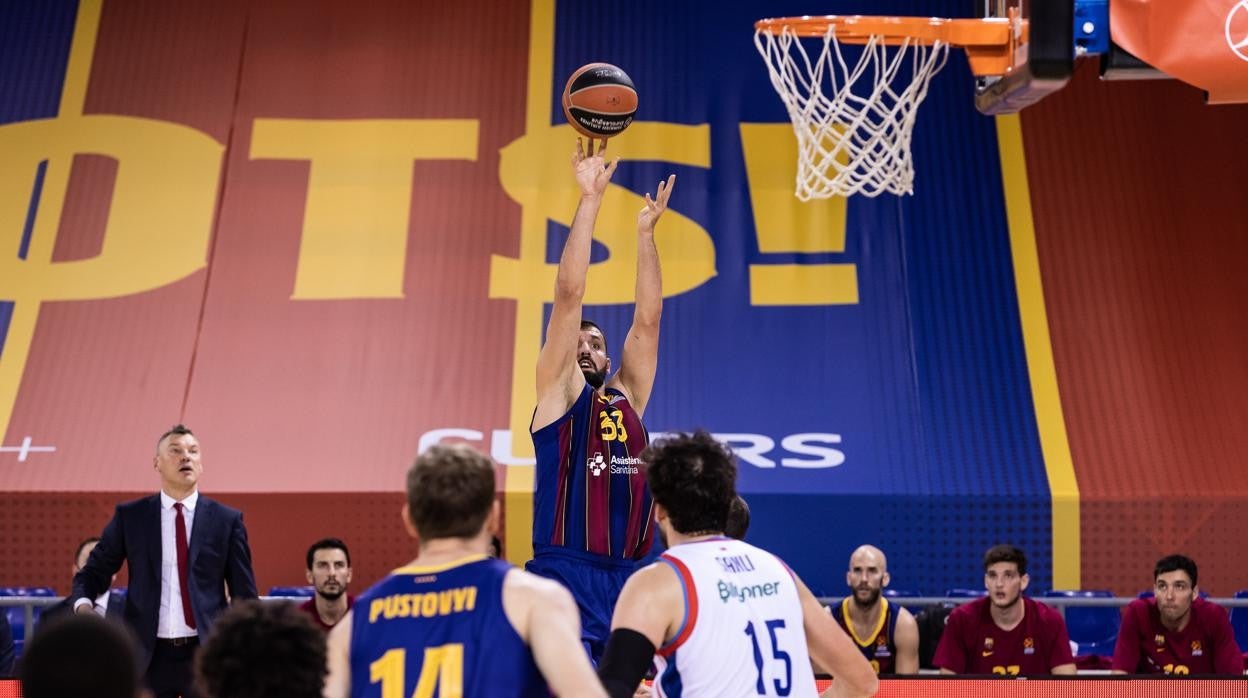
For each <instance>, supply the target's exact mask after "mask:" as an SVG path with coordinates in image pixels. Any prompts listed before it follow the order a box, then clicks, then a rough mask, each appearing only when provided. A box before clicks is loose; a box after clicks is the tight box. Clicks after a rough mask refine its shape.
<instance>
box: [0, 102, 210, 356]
mask: <svg viewBox="0 0 1248 698" xmlns="http://www.w3.org/2000/svg"><path fill="white" fill-rule="evenodd" d="M223 151H224V148H223V147H222V146H221V144H220V143H217V142H216V141H215V140H213V139H212V138H210V137H209V136H207V135H205V134H203V133H201V132H199V131H196V130H195V129H193V128H189V127H187V126H179V125H177V124H170V123H166V122H163V121H153V120H150V119H139V118H134V117H125V116H77V117H62V118H56V119H45V120H40V121H25V122H21V123H15V124H9V125H7V126H0V152H3V153H4V167H2V168H0V220H4V221H8V222H14V221H18V222H20V221H23V220H25V218H26V209H27V206H28V205H29V204H30V192H31V186H32V184H33V182H34V175H35V171H36V170H37V169H38V167H39V163H40V162H41V161H43V160H47V161H48V163H49V164H48V167H49V170H51V169H53V168H57V169H62V171H63V172H65V175H66V176H67V175H68V169H69V167H70V164H71V163H72V162H73V157H74V155H76V154H78V153H84V154H96V155H103V156H106V157H110V158H113V159H114V160H117V161H118V163H119V166H118V168H117V179H116V181H115V182H114V184H113V198H112V202H111V204H110V205H109V207H108V222H107V223H106V224H105V228H104V244H103V247H102V249H101V250H100V254H99V255H98V256H96V257H92V258H90V259H81V260H73V261H66V262H53V261H52V259H51V249H52V247H53V244H54V238H55V232H56V227H55V226H56V225H59V219H60V213H61V212H60V210H59V206H58V207H56V210H52V207H51V206H43V205H40V207H39V209H38V222H39V225H38V226H37V232H38V233H40V234H39V235H37V237H38V238H39V242H40V243H41V244H39V245H37V246H36V245H35V244H34V241H33V240H32V245H31V251H32V252H31V254H30V255H29V256H28V258H27V259H24V260H23V259H19V258H18V257H17V255H16V254H12V255H0V298H3V299H5V300H12V301H15V302H18V303H21V302H23V301H35V302H38V301H49V300H85V299H93V298H113V297H116V296H124V295H127V294H131V293H138V292H141V291H149V290H151V289H154V288H159V287H161V286H164V285H166V284H169V283H172V282H174V281H177V280H179V279H182V278H185V277H186V276H188V275H190V274H192V273H194V272H195V271H197V270H198V269H200V268H202V267H203V266H204V265H205V264H206V263H207V258H208V240H209V236H210V234H211V232H212V217H213V210H214V207H215V205H216V196H217V178H218V175H219V173H220V171H221V154H222V152H223ZM40 203H41V204H42V203H45V202H40ZM57 203H60V202H57ZM2 230H3V232H0V235H3V242H0V244H2V245H3V246H4V247H5V249H10V250H14V251H16V250H17V249H18V245H19V243H20V238H21V234H22V227H21V225H20V224H17V225H5V226H4V227H3V229H2ZM38 251H42V254H39V253H37V252H38ZM6 348H7V347H6Z"/></svg>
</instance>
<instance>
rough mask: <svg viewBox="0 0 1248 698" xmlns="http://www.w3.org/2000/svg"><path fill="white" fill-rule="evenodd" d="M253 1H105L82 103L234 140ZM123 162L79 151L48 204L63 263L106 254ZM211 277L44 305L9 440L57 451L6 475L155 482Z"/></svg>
mask: <svg viewBox="0 0 1248 698" xmlns="http://www.w3.org/2000/svg"><path fill="white" fill-rule="evenodd" d="M246 6H247V3H246V2H245V1H244V0H226V1H224V2H219V3H165V2H159V1H157V0H136V1H134V2H106V3H104V10H103V15H102V17H101V20H100V27H99V35H98V40H97V44H96V50H95V53H94V58H93V61H92V70H91V75H90V81H89V83H88V87H87V92H86V103H85V106H84V110H83V111H84V113H86V114H117V115H122V116H131V117H143V118H147V119H160V120H168V121H171V122H174V123H177V124H185V125H186V126H189V127H191V128H194V129H197V130H199V131H202V132H204V133H206V134H207V135H208V136H210V137H211V138H213V139H216V140H218V141H220V142H224V141H225V140H226V138H227V136H228V134H229V130H230V124H231V112H232V105H233V100H234V93H235V89H236V86H237V77H238V69H239V60H240V48H241V46H242V40H243V34H244V23H245V17H246ZM126 166H128V165H127V163H124V162H118V161H116V160H113V159H111V158H105V157H99V156H91V155H89V154H87V153H81V154H79V156H78V157H76V158H75V162H74V168H73V171H72V173H71V176H70V180H69V186H68V189H67V192H66V198H65V204H64V206H63V208H62V210H60V211H57V210H54V208H53V206H52V205H51V202H49V201H46V200H45V201H44V202H43V204H42V205H41V207H40V210H39V215H40V216H59V217H60V225H59V230H58V234H57V240H56V244H55V249H54V260H55V261H56V262H65V261H68V260H73V259H86V258H88V257H92V256H95V255H97V254H99V252H100V250H101V248H102V247H103V245H104V244H105V243H104V226H105V221H106V220H107V218H108V216H109V215H110V206H111V204H110V202H111V201H112V196H113V193H114V189H113V183H114V177H115V175H116V174H117V172H118V169H119V168H121V167H126ZM186 254H191V255H194V254H199V255H200V256H202V251H200V252H197V251H194V250H189V251H187V252H186ZM117 273H126V270H125V269H124V268H122V269H118V270H117ZM204 284H205V275H204V273H203V272H202V271H200V272H197V273H194V274H192V275H191V276H189V277H187V278H184V279H182V280H181V281H178V282H175V283H173V284H170V285H167V286H163V287H160V288H154V289H152V290H151V291H148V292H146V293H139V294H136V295H129V296H125V297H122V298H104V299H100V300H82V301H70V302H63V303H44V304H43V305H42V306H41V307H40V309H39V319H38V325H37V327H36V330H35V334H34V337H33V340H32V341H31V345H30V352H29V357H30V358H29V360H28V361H27V363H26V368H25V372H24V375H23V377H22V385H21V388H20V391H19V393H18V398H17V401H16V403H15V405H14V410H13V417H12V420H11V422H10V424H9V429H8V439H9V440H10V441H16V442H20V441H22V440H23V439H24V438H25V437H27V436H29V437H31V439H32V445H35V446H41V447H47V448H55V449H56V450H55V452H35V453H32V454H31V455H30V456H29V457H28V458H27V459H26V460H25V461H23V462H20V463H18V464H17V466H16V467H15V468H14V469H13V470H11V471H10V472H8V473H7V475H8V476H9V477H12V478H15V479H16V480H17V482H18V487H19V488H20V489H28V490H36V491H38V490H62V489H66V488H74V489H81V490H110V489H118V488H122V489H131V488H134V489H137V488H149V487H152V488H154V486H155V479H154V474H153V472H152V470H151V465H150V463H151V458H152V455H153V453H154V446H155V437H157V436H159V435H160V433H161V432H162V431H163V430H164V429H166V428H168V427H169V425H171V424H173V423H175V422H177V421H178V420H179V419H180V418H181V415H182V405H183V400H184V395H185V392H186V385H187V380H188V375H189V371H190V368H191V360H192V356H193V353H194V347H195V342H196V338H197V337H196V334H197V331H198V324H199V312H200V308H201V307H202V303H203V295H204V290H205V289H204ZM8 341H9V342H15V341H20V340H18V339H17V338H15V337H12V336H10V337H9V338H8ZM6 350H7V351H12V350H13V349H12V346H11V345H10V346H7V347H6ZM19 469H20V470H19Z"/></svg>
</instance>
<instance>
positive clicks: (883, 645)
mask: <svg viewBox="0 0 1248 698" xmlns="http://www.w3.org/2000/svg"><path fill="white" fill-rule="evenodd" d="M889 581H890V579H889V576H888V559H887V558H885V557H884V551H882V550H880V549H879V548H877V547H875V546H873V545H863V546H860V547H859V548H858V549H857V550H855V551H854V554H853V555H850V556H849V571H848V572H846V573H845V582H846V583H847V584H849V588H850V590H851V593H850V595H849V596H846V597H845V598H844V599H843V600H842V601H841V602H840V603H839V604H836V605H834V606H832V608H831V609H830V610H831V611H832V617H833V618H836V622H837V623H840V624H841V627H842V628H844V629H845V632H846V633H848V634H849V637H850V638H851V639H852V640H853V641H854V644H856V645H858V650H859V651H860V652H862V655H863V656H864V657H866V658H867V661H868V662H870V663H871V668H872V669H875V673H877V674H880V675H881V676H886V675H890V674H917V673H918V672H919V625H918V623H916V622H915V620H914V616H912V615H910V612H909V611H907V610H906V609H904V608H902V607H901V606H897V605H895V604H891V603H889V601H888V599H886V598H884V597H883V591H884V587H886V586H888V583H889Z"/></svg>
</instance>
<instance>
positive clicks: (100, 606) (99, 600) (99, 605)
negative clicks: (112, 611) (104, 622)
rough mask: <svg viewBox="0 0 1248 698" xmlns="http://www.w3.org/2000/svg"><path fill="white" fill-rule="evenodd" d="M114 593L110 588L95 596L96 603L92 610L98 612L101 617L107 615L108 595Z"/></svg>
mask: <svg viewBox="0 0 1248 698" xmlns="http://www.w3.org/2000/svg"><path fill="white" fill-rule="evenodd" d="M112 593H113V590H112V589H109V590H108V591H106V592H104V593H103V594H100V595H99V596H97V597H96V598H95V604H94V605H93V606H92V608H91V610H93V611H95V612H96V613H98V614H99V616H100V617H101V618H104V617H106V616H107V614H108V597H109V595H110V594H112ZM77 607H78V606H77V605H75V606H74V608H77Z"/></svg>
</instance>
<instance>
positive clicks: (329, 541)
mask: <svg viewBox="0 0 1248 698" xmlns="http://www.w3.org/2000/svg"><path fill="white" fill-rule="evenodd" d="M318 550H341V551H342V554H343V555H345V556H346V558H347V567H350V566H351V551H350V550H347V544H346V543H343V542H342V541H341V540H338V539H337V538H322V539H320V540H318V541H317V542H315V543H313V544H312V547H310V548H308V570H309V571H311V569H312V558H313V557H315V556H316V551H318Z"/></svg>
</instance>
